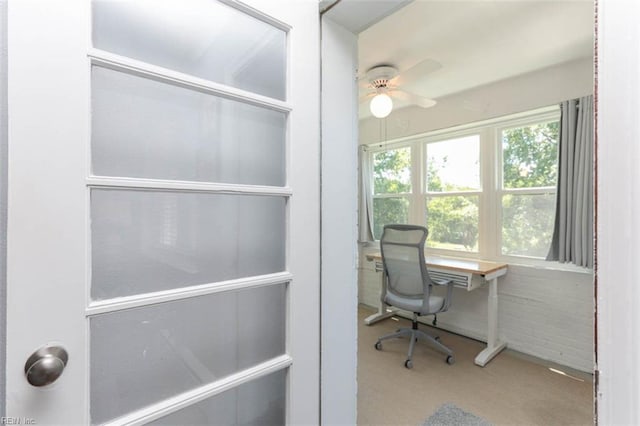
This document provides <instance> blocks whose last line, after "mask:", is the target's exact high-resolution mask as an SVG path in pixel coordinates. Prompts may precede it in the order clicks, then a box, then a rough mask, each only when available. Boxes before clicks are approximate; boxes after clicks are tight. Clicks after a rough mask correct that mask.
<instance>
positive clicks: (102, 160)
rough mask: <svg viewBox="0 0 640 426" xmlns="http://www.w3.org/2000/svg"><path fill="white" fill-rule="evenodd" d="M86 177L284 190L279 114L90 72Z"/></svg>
mask: <svg viewBox="0 0 640 426" xmlns="http://www.w3.org/2000/svg"><path fill="white" fill-rule="evenodd" d="M91 80H92V99H91V107H92V109H91V111H92V115H91V118H92V131H91V145H92V146H91V148H92V153H91V157H92V163H93V173H94V174H96V175H102V176H125V177H136V178H152V179H173V180H189V181H206V182H225V183H239V184H255V185H276V186H283V185H284V184H285V139H286V120H287V117H286V115H285V113H283V112H278V111H273V110H270V109H266V108H260V107H257V106H253V105H249V104H244V103H242V102H237V101H233V100H230V99H225V98H221V97H217V96H212V95H208V94H204V93H200V92H197V91H193V90H188V89H184V88H182V87H177V86H172V85H168V84H163V83H159V82H157V81H154V80H149V79H144V78H140V77H135V76H132V75H129V74H125V73H121V72H116V71H112V70H109V69H106V68H101V67H93V69H92V74H91Z"/></svg>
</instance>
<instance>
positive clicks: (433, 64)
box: [390, 59, 442, 86]
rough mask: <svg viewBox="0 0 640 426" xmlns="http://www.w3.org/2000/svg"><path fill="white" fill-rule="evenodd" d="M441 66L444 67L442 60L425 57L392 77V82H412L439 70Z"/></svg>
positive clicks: (404, 83) (398, 84)
mask: <svg viewBox="0 0 640 426" xmlns="http://www.w3.org/2000/svg"><path fill="white" fill-rule="evenodd" d="M440 68H442V64H441V63H440V62H438V61H435V60H433V59H425V60H423V61H420V62H418V63H417V64H415V65H414V66H412V67H411V68H408V69H406V70H404V71H400V74H399V75H398V76H397V77H395V78H394V79H392V80H391V81H390V83H392V84H393V85H395V86H404V85H407V84H411V83H413V82H415V81H419V80H420V79H422V78H424V77H425V76H426V75H427V74H429V73H432V72H434V71H437V70H439V69H440Z"/></svg>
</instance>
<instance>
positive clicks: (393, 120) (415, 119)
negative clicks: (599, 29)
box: [359, 58, 593, 143]
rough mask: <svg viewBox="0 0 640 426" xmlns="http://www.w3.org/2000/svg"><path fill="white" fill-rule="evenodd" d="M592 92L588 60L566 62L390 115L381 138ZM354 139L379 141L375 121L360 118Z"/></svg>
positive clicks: (485, 117)
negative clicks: (431, 105) (358, 132)
mask: <svg viewBox="0 0 640 426" xmlns="http://www.w3.org/2000/svg"><path fill="white" fill-rule="evenodd" d="M591 93H593V60H592V59H591V58H588V59H581V60H576V61H571V62H567V63H564V64H561V65H558V66H554V67H550V68H546V69H543V70H540V71H535V72H531V73H528V74H523V75H521V76H518V77H513V78H510V79H508V80H503V81H500V82H496V83H492V84H488V85H486V86H482V87H478V88H476V89H472V90H468V91H465V92H462V93H459V94H456V95H452V96H448V97H446V98H442V99H438V103H437V104H436V106H435V107H432V108H427V109H424V108H420V107H408V108H402V109H400V110H397V111H393V112H392V113H391V114H390V115H389V117H387V119H386V120H383V121H386V125H387V134H386V140H390V139H395V138H400V137H404V136H409V135H415V134H419V133H424V132H428V131H432V130H437V129H446V128H448V127H453V126H456V125H460V124H466V123H473V122H474V121H481V120H486V119H489V118H495V117H500V116H503V115H508V114H513V113H516V112H523V111H529V110H532V109H536V108H539V107H544V106H548V105H554V104H558V103H560V102H561V101H564V100H567V99H573V98H577V97H580V96H585V95H589V94H591ZM383 129H384V127H383ZM359 140H360V143H372V142H380V141H384V140H385V134H384V131H383V132H381V126H380V120H379V119H377V118H368V119H365V120H361V121H360V138H359Z"/></svg>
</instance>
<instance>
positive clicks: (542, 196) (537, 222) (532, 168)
mask: <svg viewBox="0 0 640 426" xmlns="http://www.w3.org/2000/svg"><path fill="white" fill-rule="evenodd" d="M558 124H559V123H558V121H550V122H546V123H536V124H532V125H528V126H521V127H513V128H506V129H502V131H501V141H502V185H501V191H500V197H501V207H502V215H501V217H502V227H501V228H502V230H501V231H502V232H501V237H502V244H501V247H502V254H507V255H517V256H528V257H540V258H544V257H545V256H546V255H547V252H548V250H549V242H550V241H551V237H552V236H553V221H554V218H555V204H556V201H555V200H556V197H555V193H556V183H557V179H558V178H557V175H558Z"/></svg>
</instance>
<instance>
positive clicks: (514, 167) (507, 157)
mask: <svg viewBox="0 0 640 426" xmlns="http://www.w3.org/2000/svg"><path fill="white" fill-rule="evenodd" d="M502 162H503V169H502V170H503V178H502V181H503V186H504V188H536V187H545V186H555V185H556V180H557V175H558V122H557V121H552V122H550V123H540V124H533V125H530V126H524V127H516V128H513V129H505V130H503V131H502Z"/></svg>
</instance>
